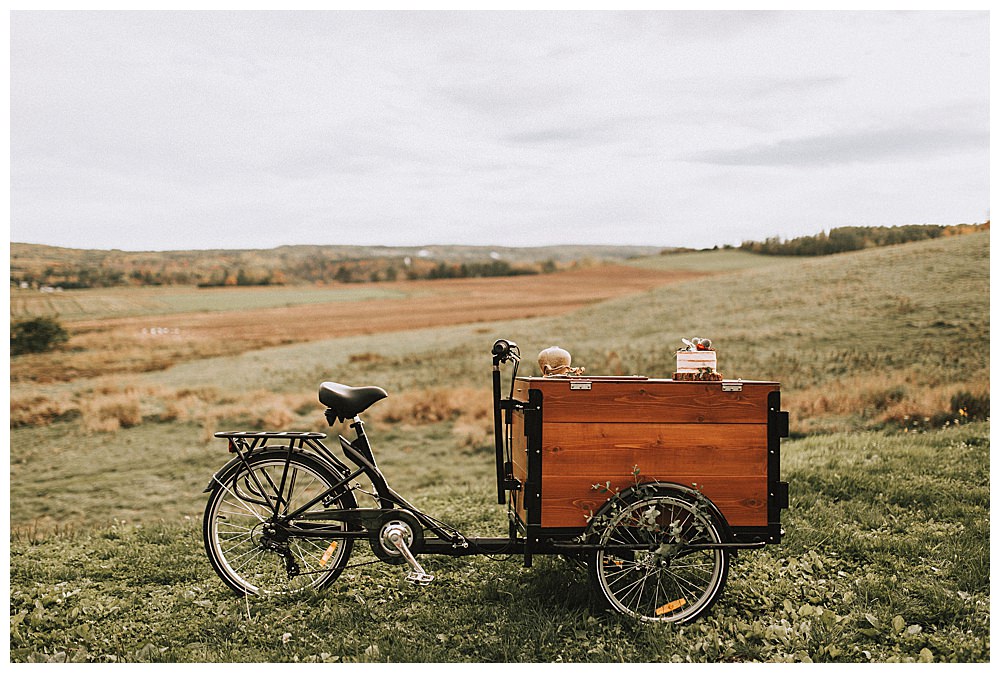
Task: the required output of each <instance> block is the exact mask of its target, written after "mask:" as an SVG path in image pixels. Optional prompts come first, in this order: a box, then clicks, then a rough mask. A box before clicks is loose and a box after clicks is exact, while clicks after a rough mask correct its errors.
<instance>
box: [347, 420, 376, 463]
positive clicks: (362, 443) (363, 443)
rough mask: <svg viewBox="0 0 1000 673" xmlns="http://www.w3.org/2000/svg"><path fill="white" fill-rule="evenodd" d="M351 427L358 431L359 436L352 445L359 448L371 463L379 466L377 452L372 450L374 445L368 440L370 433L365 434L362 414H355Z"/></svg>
mask: <svg viewBox="0 0 1000 673" xmlns="http://www.w3.org/2000/svg"><path fill="white" fill-rule="evenodd" d="M351 429H352V430H354V432H356V433H357V435H358V437H357V439H355V440H354V441H353V442H351V446H353V447H354V448H355V449H357V450H358V451H359V452H360V453H361V455H363V456H364V457H365V458H366V459H367V460H368V462H369V463H371V464H372V465H373V466H375V467H378V465H377V463H376V462H375V454H374V453H373V452H372V445H371V443H370V442H369V441H368V435H366V434H365V423H364V421H362V420H361V416H355V417H354V419H353V420H352V422H351Z"/></svg>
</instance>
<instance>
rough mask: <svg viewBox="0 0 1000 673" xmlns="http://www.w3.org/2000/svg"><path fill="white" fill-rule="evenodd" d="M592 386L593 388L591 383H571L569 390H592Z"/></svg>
mask: <svg viewBox="0 0 1000 673" xmlns="http://www.w3.org/2000/svg"><path fill="white" fill-rule="evenodd" d="M590 386H591V383H590V381H570V382H569V389H570V390H590Z"/></svg>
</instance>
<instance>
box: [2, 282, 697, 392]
mask: <svg viewBox="0 0 1000 673" xmlns="http://www.w3.org/2000/svg"><path fill="white" fill-rule="evenodd" d="M700 275H704V274H699V273H696V272H689V271H655V270H647V269H638V268H634V267H625V266H599V267H592V268H585V269H579V270H573V271H565V272H560V273H552V274H544V275H536V276H514V277H503V278H467V279H466V278H463V279H454V280H434V281H406V282H397V283H384V284H380V285H379V287H381V288H384V289H387V290H395V291H398V292H399V293H401V294H404V295H405V298H398V297H396V296H394V294H395V293H394V292H393V293H389V292H387V293H386V296H384V297H382V298H375V299H360V300H358V301H352V302H343V301H340V302H331V303H320V304H316V303H312V304H301V305H296V306H285V307H275V308H257V309H242V308H238V307H234V308H233V310H226V311H213V312H205V311H202V312H191V313H183V312H179V313H172V314H167V315H157V316H155V317H152V316H139V317H128V318H110V319H101V320H77V321H72V322H67V323H66V326H67V328H68V329H69V331H70V333H71V334H72V335H73V336H72V340H71V341H70V343H69V349H70V350H69V352H61V353H53V354H46V355H40V356H25V357H22V358H18V359H17V360H15V361H12V364H11V379H12V380H13V381H18V380H21V381H25V380H35V381H46V380H48V381H55V380H71V379H74V378H81V377H92V376H98V375H101V374H110V373H117V372H121V373H124V372H142V371H152V370H157V369H164V368H166V367H168V366H170V365H172V364H175V363H177V362H181V361H185V360H192V359H198V358H204V357H213V356H217V355H232V354H236V353H241V352H245V351H250V350H255V349H258V348H266V347H268V346H276V345H281V344H289V343H296V342H302V341H314V340H318V339H329V338H332V337H341V336H351V335H358V334H374V333H380V332H393V331H401V330H408V329H417V328H423V327H440V326H446V325H458V324H468V323H475V322H487V321H495V320H511V319H518V318H532V317H537V316H541V315H552V314H558V313H565V312H568V311H572V310H574V309H577V308H580V307H581V306H585V305H587V304H591V303H594V302H598V301H601V300H604V299H609V298H612V297H618V296H622V295H626V294H633V293H639V292H643V291H646V290H649V289H652V288H654V287H658V286H661V285H665V284H668V283H674V282H678V281H681V280H687V279H689V278H693V277H696V276H700ZM303 291H305V292H307V291H309V290H308V289H304V290H303Z"/></svg>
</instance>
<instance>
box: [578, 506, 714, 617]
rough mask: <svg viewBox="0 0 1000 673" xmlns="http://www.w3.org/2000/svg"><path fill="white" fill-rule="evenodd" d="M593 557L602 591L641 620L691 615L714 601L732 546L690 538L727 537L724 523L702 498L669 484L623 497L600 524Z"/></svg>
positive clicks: (592, 566)
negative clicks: (648, 492)
mask: <svg viewBox="0 0 1000 673" xmlns="http://www.w3.org/2000/svg"><path fill="white" fill-rule="evenodd" d="M596 531H597V535H596V540H595V543H596V544H598V545H601V547H602V548H601V549H599V550H598V551H597V552H595V553H594V556H593V558H592V561H591V563H590V577H591V582H592V584H593V586H594V588H595V590H596V591H597V593H598V594H599V595H600V596H601V597H602V598H603V599H604V600H605V601H606V602H607V604H608V605H610V606H611V607H612V608H614V609H615V610H617V611H618V612H621V613H624V614H626V615H629V616H632V617H635V618H638V619H641V620H643V621H661V622H687V621H691V620H693V619H697V618H698V617H699V616H701V615H702V614H703V613H704V612H705V611H707V610H708V609H709V608H711V607H712V604H713V603H715V601H716V599H718V597H719V596H720V595H721V594H722V590H723V587H724V586H725V584H726V577H727V576H728V574H729V551H728V550H725V549H704V548H699V547H697V546H694V547H692V545H703V544H712V543H719V542H724V541H725V540H724V533H723V531H724V528H723V526H722V524H721V523H720V522H719V521H718V520H717V519H716V517H715V515H714V514H713V513H712V512H711V511H710V510H709V509H708V508H707V507H706V506H705V505H703V504H701V503H696V502H695V501H694V500H693V499H691V498H689V497H685V496H683V495H681V494H677V493H671V492H663V493H659V494H656V495H648V496H644V497H640V498H636V499H635V500H631V501H629V500H626V501H625V503H624V504H622V505H620V506H619V507H617V508H615V509H613V510H612V511H611V512H610V513H609V518H608V520H607V522H606V524H602V525H600V526H598V527H597V529H596Z"/></svg>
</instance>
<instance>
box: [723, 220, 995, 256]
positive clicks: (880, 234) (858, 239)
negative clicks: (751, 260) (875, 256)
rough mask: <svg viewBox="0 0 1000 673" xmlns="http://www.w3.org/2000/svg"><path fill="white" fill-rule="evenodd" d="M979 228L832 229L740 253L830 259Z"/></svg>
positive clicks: (757, 244)
mask: <svg viewBox="0 0 1000 673" xmlns="http://www.w3.org/2000/svg"><path fill="white" fill-rule="evenodd" d="M989 228H990V223H989V221H987V222H985V223H983V224H954V225H943V224H906V225H902V226H895V227H836V228H833V229H830V231H829V232H821V233H819V234H814V235H812V236H799V237H797V238H792V239H788V240H782V239H781V238H780V237H777V236H774V237H771V238H767V239H765V240H763V241H744V242H743V244H742V245H740V249H741V250H746V251H747V252H754V253H757V254H761V255H797V256H815V255H833V254H836V253H839V252H850V251H852V250H863V249H865V248H875V247H881V246H886V245H898V244H900V243H911V242H914V241H924V240H928V239H932V238H941V237H943V236H957V235H961V234H971V233H975V232H977V231H988V230H989Z"/></svg>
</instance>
